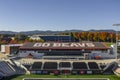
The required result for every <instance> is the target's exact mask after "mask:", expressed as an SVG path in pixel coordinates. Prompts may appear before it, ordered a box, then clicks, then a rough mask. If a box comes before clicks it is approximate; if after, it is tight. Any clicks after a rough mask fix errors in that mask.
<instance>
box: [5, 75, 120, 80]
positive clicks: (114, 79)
mask: <svg viewBox="0 0 120 80" xmlns="http://www.w3.org/2000/svg"><path fill="white" fill-rule="evenodd" d="M23 78H109V79H110V80H120V77H118V76H116V75H58V76H54V75H35V74H30V75H21V76H12V77H9V78H6V79H4V80H22V79H23Z"/></svg>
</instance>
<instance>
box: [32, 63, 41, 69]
mask: <svg viewBox="0 0 120 80" xmlns="http://www.w3.org/2000/svg"><path fill="white" fill-rule="evenodd" d="M41 67H42V62H34V63H33V65H32V67H31V70H41Z"/></svg>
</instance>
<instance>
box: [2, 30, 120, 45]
mask: <svg viewBox="0 0 120 80" xmlns="http://www.w3.org/2000/svg"><path fill="white" fill-rule="evenodd" d="M61 35H70V36H71V37H73V38H74V39H75V41H94V42H115V41H116V33H114V32H67V33H65V32H64V33H61ZM117 37H118V40H120V34H118V35H117ZM24 42H44V40H42V39H41V40H31V39H30V37H29V35H24V34H12V35H11V34H0V44H8V43H9V44H17V43H24Z"/></svg>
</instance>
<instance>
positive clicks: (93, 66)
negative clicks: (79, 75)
mask: <svg viewBox="0 0 120 80" xmlns="http://www.w3.org/2000/svg"><path fill="white" fill-rule="evenodd" d="M88 65H89V68H90V69H99V67H98V64H97V63H96V62H88Z"/></svg>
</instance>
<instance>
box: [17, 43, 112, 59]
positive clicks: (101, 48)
mask: <svg viewBox="0 0 120 80" xmlns="http://www.w3.org/2000/svg"><path fill="white" fill-rule="evenodd" d="M109 49H110V48H109V47H107V46H106V45H105V44H103V43H101V42H62V43H61V42H45V43H25V44H24V45H23V46H21V47H20V48H19V57H26V56H28V55H33V56H34V57H42V58H51V59H53V58H54V59H55V58H85V57H86V55H88V54H90V53H92V52H100V53H108V52H109Z"/></svg>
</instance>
